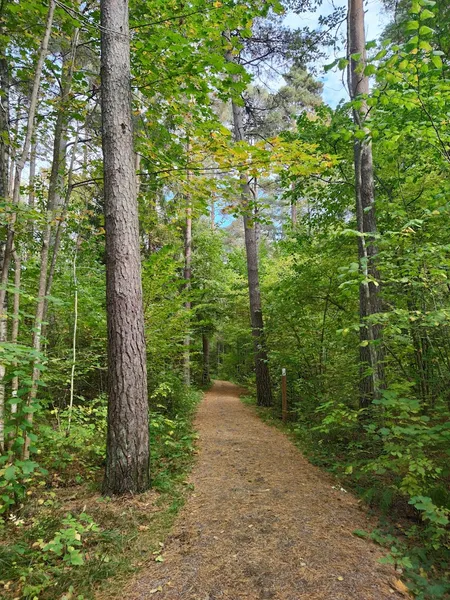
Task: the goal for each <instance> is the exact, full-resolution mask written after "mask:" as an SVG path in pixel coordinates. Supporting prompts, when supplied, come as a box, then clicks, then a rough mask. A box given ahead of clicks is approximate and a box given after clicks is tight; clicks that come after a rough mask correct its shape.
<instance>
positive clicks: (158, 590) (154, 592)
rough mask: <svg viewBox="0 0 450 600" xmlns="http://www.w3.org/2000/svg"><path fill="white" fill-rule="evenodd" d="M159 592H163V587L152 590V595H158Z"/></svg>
mask: <svg viewBox="0 0 450 600" xmlns="http://www.w3.org/2000/svg"><path fill="white" fill-rule="evenodd" d="M157 592H162V585H159V586H158V587H157V588H153V589H152V590H150V594H156V593H157Z"/></svg>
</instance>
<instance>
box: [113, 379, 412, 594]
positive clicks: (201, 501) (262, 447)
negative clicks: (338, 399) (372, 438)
mask: <svg viewBox="0 0 450 600" xmlns="http://www.w3.org/2000/svg"><path fill="white" fill-rule="evenodd" d="M196 426H197V430H198V433H199V435H200V440H199V456H198V460H197V463H196V465H195V467H194V469H193V471H192V474H191V477H190V481H191V483H193V485H194V491H193V493H192V494H191V496H190V497H189V499H188V501H187V503H186V505H185V507H184V508H183V510H182V511H181V512H180V515H179V516H178V519H177V522H176V525H175V527H174V530H173V532H172V534H171V536H170V537H169V539H168V540H167V541H166V546H165V548H164V551H163V556H164V562H162V563H153V562H152V563H151V564H149V565H148V567H147V568H145V570H144V571H141V572H140V574H139V576H137V577H136V578H135V579H134V580H133V581H131V582H130V584H129V586H128V588H127V589H126V591H125V593H124V595H123V597H124V598H125V599H126V600H144V599H145V600H149V599H150V598H157V599H158V600H176V599H180V600H219V599H220V600H222V599H227V600H240V599H244V598H245V599H248V600H264V599H280V600H281V599H282V600H306V599H308V600H385V599H387V598H389V599H395V598H400V597H401V596H400V594H398V593H397V591H395V592H394V591H393V590H392V589H390V588H391V585H390V582H391V581H392V578H393V577H394V576H395V574H394V572H393V571H391V570H390V568H388V567H386V566H383V565H380V564H379V563H378V559H379V558H380V556H381V553H380V550H379V549H378V548H377V547H376V546H375V545H373V544H372V543H371V542H368V541H366V540H363V539H360V538H358V537H356V536H355V535H353V534H352V532H353V531H354V530H355V529H370V528H371V526H372V525H373V523H371V522H370V521H369V520H368V517H367V516H366V514H365V512H364V510H362V507H360V506H359V504H358V501H357V500H356V499H355V498H354V497H353V496H352V495H351V494H349V493H345V492H344V491H341V490H339V489H333V480H332V479H331V477H330V476H329V475H327V474H326V473H324V472H322V471H321V470H320V469H318V468H316V467H314V466H312V465H311V464H309V463H308V462H307V461H306V459H305V458H303V457H302V455H301V454H300V452H299V451H298V449H297V448H295V446H294V445H293V444H292V443H291V442H290V441H289V439H288V438H287V437H286V436H285V435H283V434H282V433H281V432H280V431H278V430H277V429H275V428H273V427H269V426H268V425H265V424H264V423H263V422H262V421H261V420H260V419H259V417H258V416H257V415H256V414H255V411H254V410H253V409H252V408H251V407H247V406H245V405H243V404H242V403H241V401H240V400H239V389H238V388H237V387H236V386H234V385H232V384H231V383H227V382H224V381H217V382H216V383H215V384H214V386H213V388H212V389H211V391H209V392H208V393H207V394H206V395H205V398H204V400H203V402H202V404H201V405H200V408H199V411H198V415H197V421H196ZM158 588H160V589H158Z"/></svg>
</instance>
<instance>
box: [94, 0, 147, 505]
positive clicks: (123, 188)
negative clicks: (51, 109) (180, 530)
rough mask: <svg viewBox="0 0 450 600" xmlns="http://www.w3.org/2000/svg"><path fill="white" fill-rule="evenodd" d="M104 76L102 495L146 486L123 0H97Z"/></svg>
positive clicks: (143, 386) (144, 403) (144, 375)
mask: <svg viewBox="0 0 450 600" xmlns="http://www.w3.org/2000/svg"><path fill="white" fill-rule="evenodd" d="M100 8H101V25H102V42H101V77H102V134H103V135H102V138H103V156H104V186H105V190H104V193H105V229H106V302H107V318H108V434H107V458H106V474H105V480H104V485H103V492H104V493H105V494H108V495H113V494H124V493H127V492H142V491H144V490H146V489H147V488H148V486H149V428H148V399H147V369H146V348H145V334H144V315H143V305H142V283H141V258H140V245H139V225H138V206H137V197H136V175H135V171H134V167H135V158H134V152H133V131H132V118H131V86H130V38H129V26H128V2H127V0H102V2H101V4H100Z"/></svg>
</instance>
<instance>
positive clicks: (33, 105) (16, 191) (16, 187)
mask: <svg viewBox="0 0 450 600" xmlns="http://www.w3.org/2000/svg"><path fill="white" fill-rule="evenodd" d="M55 7H56V1H55V0H50V2H49V7H48V13H47V21H46V25H45V33H44V37H43V39H42V43H41V47H40V49H39V54H38V60H37V64H36V70H35V74H34V80H33V89H32V92H31V97H30V106H29V109H28V120H27V126H26V132H25V140H24V142H23V146H22V152H21V154H20V156H19V157H18V159H17V161H16V163H15V171H14V183H13V191H12V196H13V197H12V202H13V204H19V200H20V184H21V179H22V172H23V169H24V166H25V162H26V160H27V158H28V154H29V152H30V145H31V140H32V138H33V133H34V120H35V116H36V109H37V102H38V94H39V88H40V84H41V75H42V67H43V65H44V60H45V58H46V56H47V51H48V43H49V40H50V34H51V31H52V25H53V16H54V13H55ZM16 218H17V215H16V213H13V215H12V217H11V221H10V223H9V227H8V235H7V238H6V247H5V253H4V258H3V265H2V275H1V281H0V307H3V306H4V304H5V295H6V285H7V283H8V275H9V266H10V263H11V256H12V251H13V243H14V235H15V230H14V226H15V222H16Z"/></svg>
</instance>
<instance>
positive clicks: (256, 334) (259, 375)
mask: <svg viewBox="0 0 450 600" xmlns="http://www.w3.org/2000/svg"><path fill="white" fill-rule="evenodd" d="M232 109H233V125H234V139H235V141H236V142H239V141H242V140H244V139H245V134H244V109H243V108H242V107H241V106H238V105H237V104H236V103H235V102H233V103H232ZM252 199H253V195H252V191H251V189H250V185H249V183H248V178H247V177H246V175H243V176H242V204H243V208H244V234H245V251H246V257H247V275H248V293H249V299H250V321H251V327H252V335H253V342H254V348H255V375H256V398H257V402H258V405H259V406H271V405H272V401H273V398H272V383H271V379H270V372H269V362H268V357H267V350H266V343H265V337H264V320H263V313H262V307H261V292H260V288H259V270H258V240H257V232H256V226H255V222H254V219H253V218H252V216H253V215H252V211H251V210H250V206H251V201H252Z"/></svg>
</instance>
